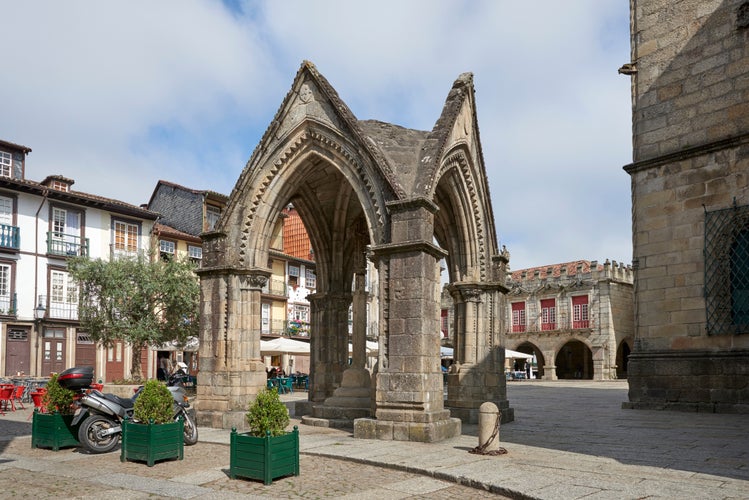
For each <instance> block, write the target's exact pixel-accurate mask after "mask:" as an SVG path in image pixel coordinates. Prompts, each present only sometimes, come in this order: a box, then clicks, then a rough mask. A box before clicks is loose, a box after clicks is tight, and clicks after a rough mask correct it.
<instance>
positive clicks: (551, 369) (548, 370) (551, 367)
mask: <svg viewBox="0 0 749 500" xmlns="http://www.w3.org/2000/svg"><path fill="white" fill-rule="evenodd" d="M543 354H544V360H546V364H545V365H544V380H557V367H556V365H555V363H556V361H555V359H556V353H555V352H554V351H553V350H551V351H544V352H543Z"/></svg>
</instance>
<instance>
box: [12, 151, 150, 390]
mask: <svg viewBox="0 0 749 500" xmlns="http://www.w3.org/2000/svg"><path fill="white" fill-rule="evenodd" d="M30 152H31V149H30V148H28V147H26V146H21V145H18V144H13V143H10V142H5V141H0V376H3V375H4V376H17V375H19V374H23V375H30V376H46V375H49V373H51V372H59V371H62V370H64V369H65V368H68V367H71V366H76V365H89V366H94V367H95V372H96V378H97V379H102V380H105V381H111V380H115V379H118V378H126V377H129V375H130V373H129V364H130V358H131V356H130V352H129V347H128V346H126V345H124V343H116V344H115V345H114V346H112V347H111V348H108V349H103V348H100V349H97V346H96V345H95V344H94V343H93V342H92V341H91V339H90V337H89V336H88V335H87V333H86V332H85V331H84V330H82V329H81V328H80V324H79V323H78V288H77V286H76V285H75V283H74V282H73V280H72V279H71V277H70V276H69V274H68V272H67V262H68V259H70V258H71V257H74V256H79V255H86V256H89V257H91V258H94V259H96V258H102V259H105V260H106V259H109V258H112V257H114V256H118V255H137V254H138V253H139V252H144V253H147V252H148V250H149V246H150V236H151V232H152V230H153V226H154V223H155V221H156V219H157V214H155V213H154V212H151V211H149V210H145V209H143V208H140V207H137V206H134V205H130V204H128V203H124V202H121V201H118V200H113V199H109V198H104V197H101V196H96V195H93V194H88V193H82V192H79V191H74V190H72V186H73V184H74V180H72V179H68V178H66V177H63V176H59V175H52V176H49V177H47V178H46V179H44V180H43V181H42V182H35V181H31V180H27V179H26V178H25V162H26V156H27V155H28V154H29V153H30ZM145 357H147V355H146V356H145ZM145 361H147V360H145ZM144 366H147V365H144Z"/></svg>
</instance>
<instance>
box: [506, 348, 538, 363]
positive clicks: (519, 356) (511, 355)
mask: <svg viewBox="0 0 749 500" xmlns="http://www.w3.org/2000/svg"><path fill="white" fill-rule="evenodd" d="M505 358H512V359H527V360H529V361H530V360H532V359H533V354H526V353H524V352H518V351H513V350H512V349H505Z"/></svg>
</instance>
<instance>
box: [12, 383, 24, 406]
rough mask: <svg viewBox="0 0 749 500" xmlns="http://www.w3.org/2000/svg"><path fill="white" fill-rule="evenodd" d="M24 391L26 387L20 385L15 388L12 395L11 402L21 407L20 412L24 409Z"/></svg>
mask: <svg viewBox="0 0 749 500" xmlns="http://www.w3.org/2000/svg"><path fill="white" fill-rule="evenodd" d="M25 390H26V387H24V386H22V385H17V386H16V391H15V392H14V393H13V401H15V402H16V403H18V405H19V406H20V407H21V409H22V410H25V409H26V407H25V406H24V405H23V391H25Z"/></svg>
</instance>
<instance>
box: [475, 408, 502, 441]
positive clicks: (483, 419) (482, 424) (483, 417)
mask: <svg viewBox="0 0 749 500" xmlns="http://www.w3.org/2000/svg"><path fill="white" fill-rule="evenodd" d="M495 432H496V434H495ZM479 448H481V451H482V452H484V453H487V452H492V451H497V450H499V408H497V405H495V404H494V403H490V402H486V403H484V404H482V405H481V406H479Z"/></svg>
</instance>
